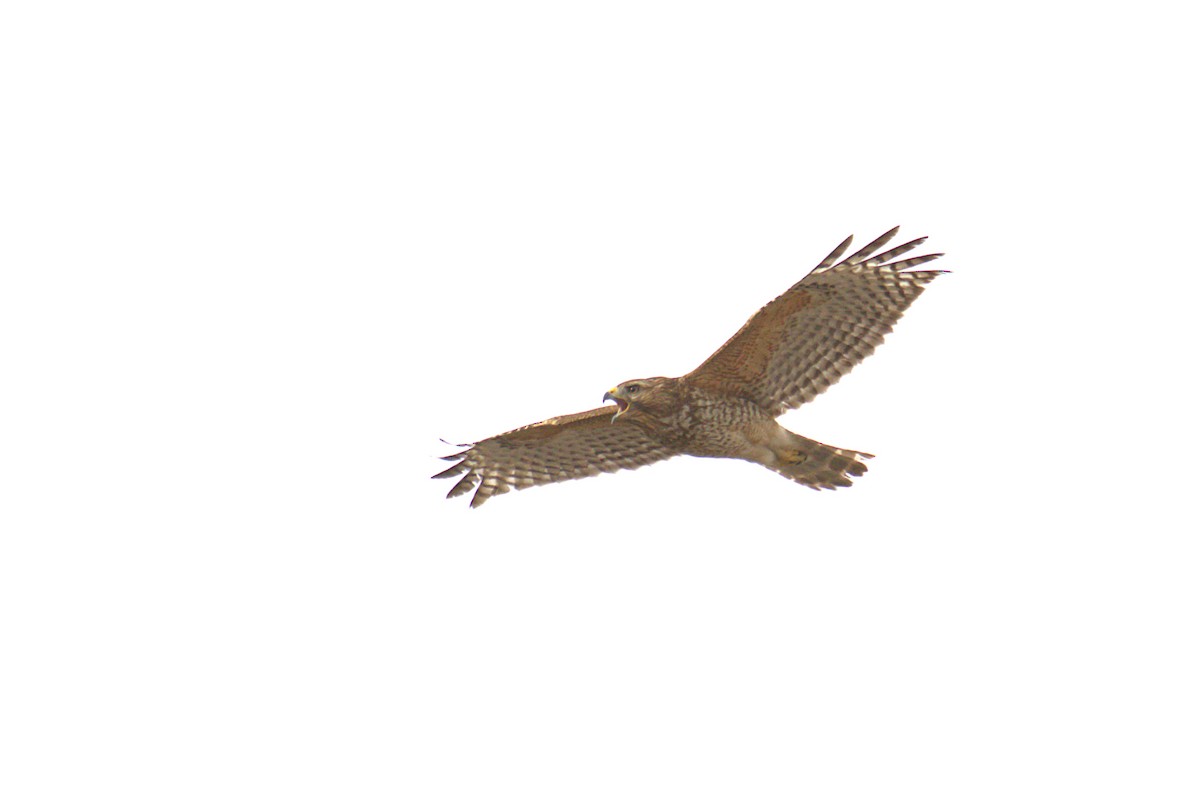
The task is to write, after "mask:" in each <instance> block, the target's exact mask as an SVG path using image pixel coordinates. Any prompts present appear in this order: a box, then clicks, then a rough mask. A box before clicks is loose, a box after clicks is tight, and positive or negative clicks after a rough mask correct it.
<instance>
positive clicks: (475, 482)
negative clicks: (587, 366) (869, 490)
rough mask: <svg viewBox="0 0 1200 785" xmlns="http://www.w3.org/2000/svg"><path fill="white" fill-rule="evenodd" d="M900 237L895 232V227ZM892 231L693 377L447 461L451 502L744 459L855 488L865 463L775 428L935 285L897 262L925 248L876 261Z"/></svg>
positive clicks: (817, 278) (752, 327)
mask: <svg viewBox="0 0 1200 785" xmlns="http://www.w3.org/2000/svg"><path fill="white" fill-rule="evenodd" d="M897 229H898V228H897ZM897 229H893V230H891V231H890V232H888V233H887V234H885V235H883V236H882V237H880V238H879V239H877V240H875V241H874V242H872V243H870V244H868V245H867V246H866V247H865V248H863V249H862V250H860V251H858V252H857V253H854V254H852V255H851V256H849V257H848V258H846V259H845V260H843V261H840V262H839V261H838V259H839V257H841V255H842V254H843V253H844V252H845V251H846V249H847V248H848V247H849V245H850V242H851V238H847V239H846V241H845V242H843V243H842V244H841V245H840V246H839V247H838V248H837V249H836V250H835V251H834V252H833V253H832V254H830V255H829V256H828V257H827V258H826V259H825V260H824V261H823V262H821V264H819V265H817V267H816V269H814V270H813V271H812V272H811V273H809V274H808V276H806V277H805V278H804V279H803V280H802V281H800V282H799V283H797V284H796V285H795V286H793V287H792V288H791V289H789V290H787V291H786V292H784V293H783V294H782V295H780V296H779V297H778V298H776V299H775V300H773V301H771V302H770V303H768V304H767V305H766V306H764V307H763V308H762V309H761V310H760V311H759V312H758V313H757V314H755V315H754V316H753V317H751V319H750V320H749V321H748V322H746V324H745V326H743V327H742V329H741V330H739V331H738V332H737V333H736V334H735V335H734V336H733V337H732V338H730V339H729V340H728V341H726V343H725V345H724V346H722V347H721V348H720V349H718V350H717V351H716V352H715V353H714V354H713V355H712V356H711V357H709V358H708V359H707V360H705V361H704V362H703V363H701V365H700V366H699V367H698V368H696V369H695V370H694V371H692V372H691V373H689V374H686V375H684V376H681V377H678V378H664V377H652V378H648V379H635V380H631V381H628V382H625V383H624V384H621V385H618V386H617V387H614V388H613V389H612V390H610V391H609V392H608V393H607V394H606V395H605V396H604V397H605V399H606V400H609V399H611V400H613V401H614V402H615V404H616V405H615V406H604V407H601V408H599V409H593V410H591V411H587V412H580V413H579V414H570V415H566V416H563V417H556V418H553V419H550V420H546V421H545V422H540V423H534V424H533V425H526V426H524V427H523V428H518V429H516V430H515V431H509V432H508V433H504V434H501V435H499V436H493V437H491V438H490V439H484V440H483V441H481V442H478V443H476V444H473V445H463V446H464V447H467V449H466V450H465V451H463V452H461V453H458V454H456V455H451V456H448V457H447V460H456V461H458V463H456V464H455V465H454V466H452V467H451V468H450V469H448V470H446V471H444V472H442V473H440V474H438V475H435V476H437V477H453V476H456V475H459V474H463V473H465V474H466V476H465V477H463V478H462V479H461V480H459V481H458V483H457V484H456V485H455V486H454V487H453V488H452V489H451V490H450V494H449V495H450V496H457V495H459V494H461V493H467V492H468V491H470V490H472V489H473V488H475V487H476V486H478V489H477V490H476V491H475V495H474V497H472V499H471V506H473V507H476V506H478V505H480V504H483V503H484V502H485V501H487V500H488V499H489V498H490V497H491V496H494V495H496V494H498V493H504V492H506V491H508V490H511V489H513V488H517V489H520V488H527V487H529V486H531V485H542V484H545V483H550V482H558V481H561V480H569V479H575V478H578V477H587V476H592V475H595V474H599V473H600V472H603V471H616V470H618V469H634V468H637V467H639V466H645V465H646V464H650V463H654V462H655V461H660V460H663V459H665V458H670V457H672V456H675V455H696V456H701V457H713V458H740V459H743V460H747V461H753V462H754V463H758V464H762V465H763V466H766V467H767V468H769V469H771V470H772V471H775V472H778V473H779V474H782V475H783V476H785V477H787V478H789V479H791V480H794V481H796V482H798V483H801V484H803V485H807V486H809V487H811V488H818V489H820V488H836V487H839V486H847V485H850V484H851V482H852V480H851V479H850V478H851V477H858V476H861V475H862V473H863V472H865V471H866V468H867V467H866V466H865V465H864V464H863V463H862V460H861V459H863V458H870V457H872V456H871V455H869V454H868V453H862V452H856V451H854V450H844V449H840V448H837V447H830V446H829V445H825V444H821V443H820V442H816V441H813V440H811V439H807V438H805V437H803V436H800V435H798V434H794V433H792V432H791V431H788V430H787V429H785V428H784V427H783V426H781V425H779V423H777V422H776V421H775V418H776V417H778V416H779V415H780V414H782V413H783V412H785V411H787V410H789V409H792V408H795V407H797V406H800V405H801V404H803V403H807V402H808V401H811V400H812V399H813V398H815V397H816V396H817V395H818V394H820V393H821V392H823V391H824V390H825V389H826V388H828V387H829V385H831V384H833V383H834V382H836V381H837V380H838V379H839V378H841V376H842V375H843V374H845V373H846V372H847V371H849V370H850V369H851V368H853V367H854V366H855V365H856V364H857V363H859V362H860V361H861V360H862V359H863V358H865V357H866V356H868V355H869V354H871V353H872V352H873V351H874V350H875V347H876V346H878V345H879V344H880V343H882V342H883V338H884V336H885V335H886V334H887V333H889V332H891V329H892V326H893V325H894V324H895V323H896V321H897V320H898V319H899V318H900V316H901V315H902V314H903V313H904V310H905V309H906V308H907V307H908V306H909V305H910V304H911V303H912V302H913V300H915V299H916V298H917V296H918V295H919V294H920V293H921V291H922V287H923V286H924V285H925V284H926V283H928V282H929V281H930V280H932V279H933V278H934V277H935V276H937V275H938V274H939V273H940V272H941V271H937V270H909V269H908V268H910V267H913V266H915V265H918V264H920V263H922V262H926V261H930V260H932V259H936V258H937V257H938V256H940V255H941V254H931V255H928V256H919V257H914V258H910V259H903V260H899V261H892V260H893V259H896V258H897V257H899V256H901V255H902V254H904V253H906V252H908V251H910V250H912V249H913V248H915V247H916V246H917V245H919V244H920V243H922V242H924V240H925V238H923V237H922V238H920V239H918V240H913V241H912V242H909V243H905V244H904V245H901V246H898V247H896V248H893V249H892V250H890V251H885V252H884V253H881V254H879V255H877V256H871V255H872V254H873V253H875V251H877V250H879V248H881V247H883V246H884V245H885V244H886V243H887V242H888V241H889V240H891V238H892V237H893V236H894V235H895V234H896V232H897Z"/></svg>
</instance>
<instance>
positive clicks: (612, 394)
mask: <svg viewBox="0 0 1200 785" xmlns="http://www.w3.org/2000/svg"><path fill="white" fill-rule="evenodd" d="M616 392H617V388H616V387H614V388H612V389H611V390H609V391H608V392H606V393H604V398H602V399H601V402H604V401H612V402H613V403H615V404H616V405H617V413H616V414H614V415H613V416H612V421H613V422H616V421H617V418H618V417H620V416H621V415H622V414H624V413H625V412H627V411H628V410H629V401H627V400H625V399H624V398H621V397H620V396H618V395H617V394H616Z"/></svg>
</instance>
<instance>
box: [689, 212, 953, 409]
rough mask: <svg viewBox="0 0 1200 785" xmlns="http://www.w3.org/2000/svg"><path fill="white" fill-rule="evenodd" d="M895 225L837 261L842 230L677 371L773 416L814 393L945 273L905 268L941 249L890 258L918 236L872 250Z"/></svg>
mask: <svg viewBox="0 0 1200 785" xmlns="http://www.w3.org/2000/svg"><path fill="white" fill-rule="evenodd" d="M899 230H900V227H898V226H897V227H896V228H895V229H892V230H891V231H890V232H888V233H887V234H885V235H883V236H882V237H880V238H879V239H877V240H875V241H874V242H872V243H868V244H867V246H866V247H864V248H863V249H862V250H861V251H858V252H856V253H853V254H851V255H850V256H848V257H847V258H846V259H844V260H842V261H840V262H839V261H838V258H839V257H840V256H841V255H842V254H843V253H845V252H846V249H847V248H849V247H850V243H851V242H852V241H853V240H854V238H853V236H851V237H847V238H846V240H845V241H844V242H843V243H842V244H841V245H839V246H838V247H837V249H836V250H834V252H833V253H831V254H830V255H829V256H827V257H826V258H825V261H823V262H821V263H820V264H819V265H817V266H816V268H815V269H814V270H813V271H812V272H811V273H809V274H808V275H807V276H805V278H804V280H802V281H800V282H799V283H797V284H796V285H795V286H793V287H792V288H791V289H788V290H787V291H786V292H784V293H783V294H781V295H780V296H779V297H777V298H775V299H774V300H772V301H771V302H769V303H767V304H766V305H765V306H763V308H762V309H761V310H760V311H759V312H758V313H756V314H755V315H754V316H752V317H750V321H748V322H746V324H745V325H744V326H743V327H742V329H741V330H738V332H737V334H735V335H734V336H733V337H732V338H730V339H729V340H728V341H726V342H725V345H724V346H722V347H721V348H720V349H718V350H717V351H716V353H714V354H713V356H712V357H709V358H708V359H707V360H705V361H704V362H703V363H701V365H700V367H698V368H697V369H696V370H694V371H692V372H691V373H690V374H688V375H687V376H686V377H684V378H686V379H687V380H689V381H690V382H691V383H692V384H695V385H697V386H701V387H708V388H711V389H714V390H720V391H722V392H725V393H728V394H735V395H742V396H745V397H748V398H750V399H751V400H753V401H755V402H756V403H758V404H759V405H760V406H762V407H763V408H765V409H767V410H768V411H770V412H771V413H773V414H775V415H779V414H782V413H783V412H785V411H787V410H788V409H792V408H795V407H797V406H799V405H800V404H803V403H807V402H809V401H811V400H812V399H813V398H815V397H817V395H819V394H820V393H822V392H824V391H825V389H826V388H828V387H829V385H831V384H833V383H834V382H836V381H837V380H838V379H840V378H841V377H842V375H843V374H845V373H846V372H848V371H849V370H850V369H851V368H853V367H854V366H855V365H857V364H858V363H859V362H860V361H862V359H863V358H865V357H867V356H868V355H870V354H871V353H872V352H873V351H875V347H876V346H878V345H879V344H881V343H883V337H884V336H885V335H887V334H888V333H889V332H891V331H892V326H893V325H894V324H895V323H896V321H897V320H898V319H899V318H900V316H901V315H902V314H903V313H904V309H905V308H907V307H908V306H909V305H911V304H912V302H913V300H916V299H917V296H918V295H920V294H921V291H922V287H924V285H925V284H927V283H929V281H931V280H933V279H934V278H935V277H936V276H937V275H939V274H940V273H942V272H944V271H943V270H909V269H908V268H909V267H913V266H915V265H918V264H921V263H922V262H928V261H930V260H933V259H936V258H938V257H939V256H941V254H929V255H927V256H917V257H912V258H909V259H899V260H897V261H892V260H893V259H896V258H897V257H899V256H901V255H903V254H905V253H908V252H909V251H911V250H912V249H913V248H916V247H917V246H918V245H920V244H921V243H923V242H925V238H924V237H922V238H920V239H917V240H913V241H911V242H907V243H905V244H903V245H900V246H897V247H896V248H893V249H892V250H890V251H884V252H883V253H881V254H878V255H877V256H871V254H873V253H875V252H876V251H878V250H879V249H880V248H882V247H883V246H884V245H886V244H887V243H888V241H890V240H891V239H892V238H893V237H894V236H895V235H896V232H898V231H899Z"/></svg>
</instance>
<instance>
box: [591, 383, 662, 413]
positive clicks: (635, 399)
mask: <svg viewBox="0 0 1200 785" xmlns="http://www.w3.org/2000/svg"><path fill="white" fill-rule="evenodd" d="M668 381H671V380H670V379H664V378H663V377H661V376H654V377H651V378H649V379H630V380H629V381H627V382H622V383H621V384H618V385H617V386H616V387H614V388H612V389H611V390H609V391H608V392H606V393H604V400H605V401H612V402H613V403H615V404H616V405H617V412H616V414H614V415H613V422H616V421H617V418H618V417H620V416H622V415H624V414H626V413H627V412H631V411H632V412H639V411H644V410H645V409H647V408H651V409H652V408H654V403H655V399H656V398H658V397H661V393H662V392H663V388H664V387H665V386H666V385H665V383H666V382H668Z"/></svg>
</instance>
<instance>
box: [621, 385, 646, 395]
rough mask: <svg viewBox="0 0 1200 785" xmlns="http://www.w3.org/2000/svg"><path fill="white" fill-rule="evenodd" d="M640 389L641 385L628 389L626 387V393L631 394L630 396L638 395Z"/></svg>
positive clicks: (630, 386) (631, 386)
mask: <svg viewBox="0 0 1200 785" xmlns="http://www.w3.org/2000/svg"><path fill="white" fill-rule="evenodd" d="M640 389H642V387H641V385H639V384H631V385H629V386H628V387H626V388H625V392H627V393H629V394H630V395H633V394H635V393H636V392H637V391H638V390H640Z"/></svg>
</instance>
